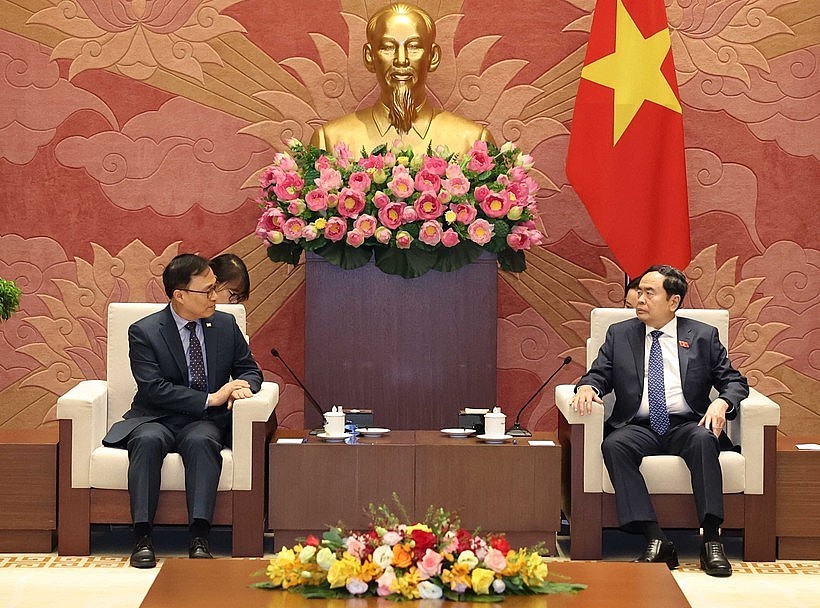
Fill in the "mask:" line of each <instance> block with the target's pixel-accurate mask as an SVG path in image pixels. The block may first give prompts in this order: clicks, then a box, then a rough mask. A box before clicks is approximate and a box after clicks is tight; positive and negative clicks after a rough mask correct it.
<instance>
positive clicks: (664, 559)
mask: <svg viewBox="0 0 820 608" xmlns="http://www.w3.org/2000/svg"><path fill="white" fill-rule="evenodd" d="M635 561H636V562H647V563H653V564H666V565H667V566H669V569H670V570H674V569H675V568H677V567H678V550H677V549H675V545H674V544H672V541H671V540H668V541H666V542H663V541H661V540H660V539H658V538H654V539H652V540H650V541H649V543H648V544H647V545H646V549H645V550H644V552H643V555H641V556H640V557H639V558H638V559H636V560H635Z"/></svg>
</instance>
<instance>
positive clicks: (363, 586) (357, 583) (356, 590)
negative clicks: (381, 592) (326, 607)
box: [345, 578, 367, 595]
mask: <svg viewBox="0 0 820 608" xmlns="http://www.w3.org/2000/svg"><path fill="white" fill-rule="evenodd" d="M345 587H346V588H347V590H348V591H349V592H350V593H352V594H353V595H361V594H362V593H364V592H365V591H367V583H365V582H364V581H361V580H359V579H357V578H351V579H350V580H349V581H347V585H345Z"/></svg>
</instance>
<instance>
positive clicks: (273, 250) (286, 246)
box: [268, 241, 302, 266]
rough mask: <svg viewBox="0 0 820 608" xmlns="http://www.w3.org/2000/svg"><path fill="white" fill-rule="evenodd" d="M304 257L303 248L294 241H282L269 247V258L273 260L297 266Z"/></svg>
mask: <svg viewBox="0 0 820 608" xmlns="http://www.w3.org/2000/svg"><path fill="white" fill-rule="evenodd" d="M301 257H302V248H301V247H300V246H299V245H297V244H296V243H294V242H293V241H282V242H281V243H279V244H278V245H270V246H269V247H268V258H270V260H271V261H273V262H285V263H287V264H291V265H293V266H296V265H297V264H298V263H299V258H301Z"/></svg>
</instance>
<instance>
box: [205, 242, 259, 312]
mask: <svg viewBox="0 0 820 608" xmlns="http://www.w3.org/2000/svg"><path fill="white" fill-rule="evenodd" d="M210 264H211V270H213V271H214V275H216V281H217V283H223V284H224V283H234V284H235V285H236V290H235V291H234V293H235V294H236V295H237V298H238V300H239V301H238V302H237V303H239V302H244V301H245V300H247V299H248V296H249V295H250V294H251V277H250V275H249V274H248V268H247V266H245V262H243V261H242V258H240V257H239V256H238V255H234V254H233V253H223V254H222V255H218V256H216V257H215V258H213V259H212V260H211V262H210Z"/></svg>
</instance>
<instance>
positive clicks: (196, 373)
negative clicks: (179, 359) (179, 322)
mask: <svg viewBox="0 0 820 608" xmlns="http://www.w3.org/2000/svg"><path fill="white" fill-rule="evenodd" d="M185 329H187V330H188V331H189V332H191V340H190V342H189V343H188V358H189V359H190V361H189V362H188V365H189V366H190V368H191V369H190V372H191V388H192V389H194V390H197V391H202V392H203V393H204V392H206V391H207V386H208V385H207V383H206V382H205V362H204V361H203V359H202V345H201V344H200V343H199V338H197V337H196V321H188V322H187V323H186V324H185Z"/></svg>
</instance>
